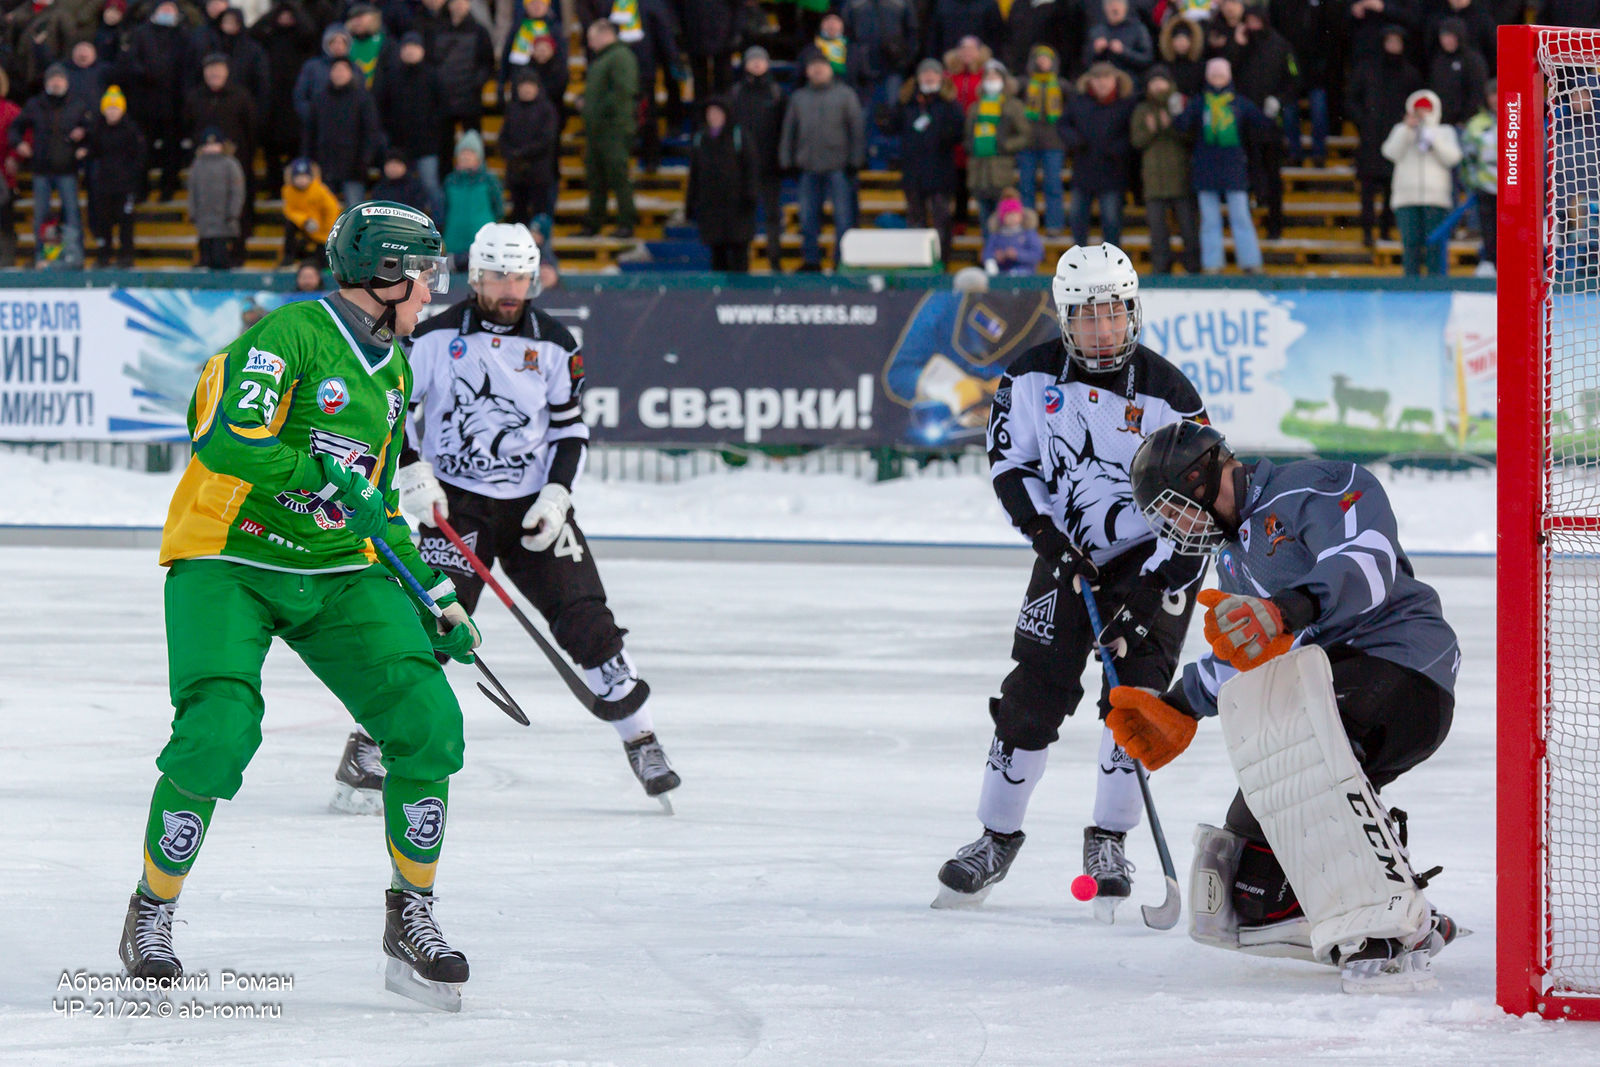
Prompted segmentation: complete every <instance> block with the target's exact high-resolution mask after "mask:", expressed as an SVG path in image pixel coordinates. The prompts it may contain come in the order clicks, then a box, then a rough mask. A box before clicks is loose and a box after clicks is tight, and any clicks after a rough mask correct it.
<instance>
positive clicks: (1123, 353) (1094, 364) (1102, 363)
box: [1056, 296, 1144, 374]
mask: <svg viewBox="0 0 1600 1067" xmlns="http://www.w3.org/2000/svg"><path fill="white" fill-rule="evenodd" d="M1112 303H1113V301H1109V300H1102V301H1095V302H1093V303H1086V304H1058V305H1057V306H1056V320H1057V322H1058V324H1059V325H1060V327H1061V340H1062V341H1063V342H1064V343H1065V344H1066V346H1067V355H1068V356H1070V357H1072V361H1073V362H1074V363H1076V364H1077V365H1078V366H1080V367H1082V368H1083V369H1084V370H1086V371H1088V372H1089V373H1090V374H1109V373H1110V372H1112V371H1114V370H1120V369H1121V367H1122V365H1123V364H1124V363H1126V362H1128V359H1129V358H1130V357H1131V356H1132V355H1133V350H1134V349H1136V348H1138V347H1139V331H1140V329H1141V328H1142V327H1143V325H1144V305H1143V304H1142V303H1140V301H1139V298H1138V297H1136V296H1135V297H1131V298H1129V299H1127V300H1124V301H1122V306H1123V309H1124V310H1125V311H1127V313H1128V332H1127V336H1126V337H1124V338H1123V340H1122V344H1121V345H1120V346H1119V347H1118V348H1117V350H1116V352H1114V353H1112V354H1111V355H1109V356H1091V355H1089V354H1088V353H1086V352H1084V351H1083V350H1082V349H1081V348H1079V347H1078V343H1077V342H1076V341H1075V340H1073V337H1072V317H1073V315H1074V314H1075V313H1079V312H1082V311H1083V310H1084V309H1085V308H1098V307H1109V306H1110V305H1111V304H1112Z"/></svg>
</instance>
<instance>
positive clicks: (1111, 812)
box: [1094, 726, 1144, 833]
mask: <svg viewBox="0 0 1600 1067" xmlns="http://www.w3.org/2000/svg"><path fill="white" fill-rule="evenodd" d="M1103 729H1104V732H1103V733H1102V734H1101V735H1100V767H1099V770H1097V771H1096V772H1095V787H1094V824H1095V825H1096V826H1098V827H1100V829H1102V830H1116V831H1118V832H1119V833H1127V832H1128V831H1129V830H1132V829H1133V828H1134V827H1135V826H1138V825H1139V815H1140V813H1141V812H1142V811H1143V810H1144V797H1143V796H1142V795H1141V794H1140V792H1139V779H1138V776H1137V775H1136V774H1135V772H1134V769H1133V760H1132V759H1131V758H1130V757H1129V756H1128V754H1127V753H1126V752H1124V751H1122V748H1121V746H1119V745H1118V744H1117V742H1116V738H1114V737H1113V736H1112V735H1111V728H1110V727H1109V726H1107V727H1104V728H1103Z"/></svg>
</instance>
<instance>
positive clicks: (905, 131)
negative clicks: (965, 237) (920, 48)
mask: <svg viewBox="0 0 1600 1067" xmlns="http://www.w3.org/2000/svg"><path fill="white" fill-rule="evenodd" d="M962 125H963V122H962V116H961V109H960V107H958V106H957V105H956V88H955V86H954V85H953V84H952V83H951V81H950V79H949V77H948V76H947V75H946V74H945V71H944V67H943V66H942V65H941V64H940V63H939V61H938V60H937V59H924V60H923V61H922V62H921V63H919V64H917V78H916V80H915V81H913V82H907V83H906V84H905V85H904V86H903V87H902V88H901V89H900V109H899V111H898V112H897V113H896V116H895V132H896V133H897V134H899V136H900V183H901V188H902V189H903V190H904V191H905V196H906V222H907V223H908V224H909V225H911V226H913V227H916V228H922V227H927V226H932V227H933V228H934V229H936V230H938V231H939V255H940V257H941V258H942V259H945V260H948V259H949V258H950V253H951V251H952V248H951V244H950V241H951V234H950V200H951V197H953V196H954V195H955V191H956V163H955V149H956V146H957V145H959V144H960V143H961V133H962Z"/></svg>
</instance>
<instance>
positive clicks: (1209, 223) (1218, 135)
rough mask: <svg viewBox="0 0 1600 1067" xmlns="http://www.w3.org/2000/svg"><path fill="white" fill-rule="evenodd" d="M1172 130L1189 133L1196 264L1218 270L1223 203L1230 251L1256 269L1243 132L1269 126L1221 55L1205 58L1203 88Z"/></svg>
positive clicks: (1258, 262)
mask: <svg viewBox="0 0 1600 1067" xmlns="http://www.w3.org/2000/svg"><path fill="white" fill-rule="evenodd" d="M1175 125H1176V127H1177V129H1179V130H1180V131H1182V132H1184V133H1188V134H1191V135H1193V136H1194V138H1195V146H1194V155H1193V157H1192V159H1191V163H1190V171H1189V173H1190V176H1191V178H1190V180H1191V181H1192V182H1193V183H1194V187H1195V191H1196V193H1197V194H1198V196H1199V198H1200V264H1201V267H1202V268H1203V269H1204V270H1205V272H1206V273H1207V274H1216V273H1217V272H1219V271H1221V270H1222V266H1223V261H1224V259H1225V258H1226V257H1225V252H1224V249H1223V244H1222V206H1223V204H1224V203H1226V205H1227V208H1228V225H1229V227H1230V228H1231V229H1232V230H1233V255H1234V259H1235V260H1236V261H1237V262H1238V264H1239V267H1240V268H1241V269H1242V270H1244V271H1245V272H1246V273H1248V274H1256V273H1259V272H1260V270H1261V246H1260V245H1259V244H1257V242H1256V225H1255V220H1254V219H1252V218H1251V217H1250V164H1249V159H1248V157H1247V155H1246V154H1245V149H1244V144H1245V138H1246V137H1247V136H1249V134H1248V133H1247V132H1246V131H1249V130H1252V129H1254V130H1257V131H1263V132H1264V131H1268V130H1271V129H1273V125H1272V123H1271V121H1270V120H1269V119H1268V118H1267V117H1266V116H1265V115H1263V114H1262V113H1261V109H1260V108H1258V107H1256V106H1255V105H1254V104H1252V103H1251V102H1250V101H1249V100H1248V99H1247V98H1246V97H1244V96H1241V95H1239V94H1238V93H1236V92H1234V88H1233V68H1232V67H1231V66H1230V65H1229V63H1228V61H1227V60H1226V59H1223V58H1222V57H1221V56H1216V57H1213V58H1212V59H1210V60H1207V62H1206V89H1205V92H1203V93H1201V94H1200V95H1198V96H1194V97H1191V98H1190V99H1189V101H1188V106H1187V107H1185V108H1184V110H1183V113H1182V114H1181V115H1179V116H1178V120H1177V122H1176V123H1175Z"/></svg>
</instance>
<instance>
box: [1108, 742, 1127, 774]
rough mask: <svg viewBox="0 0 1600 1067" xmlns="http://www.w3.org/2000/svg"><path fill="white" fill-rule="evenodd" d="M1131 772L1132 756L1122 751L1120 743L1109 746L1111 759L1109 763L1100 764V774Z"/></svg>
mask: <svg viewBox="0 0 1600 1067" xmlns="http://www.w3.org/2000/svg"><path fill="white" fill-rule="evenodd" d="M1118 772H1121V773H1122V774H1132V773H1133V757H1132V756H1130V755H1128V754H1127V753H1126V752H1124V751H1122V746H1121V745H1112V746H1111V759H1110V761H1109V763H1102V764H1100V773H1101V774H1117V773H1118Z"/></svg>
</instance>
